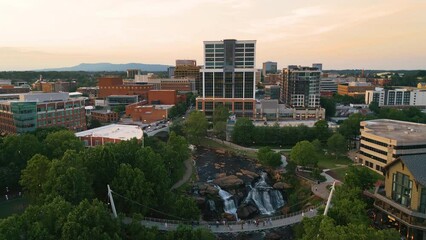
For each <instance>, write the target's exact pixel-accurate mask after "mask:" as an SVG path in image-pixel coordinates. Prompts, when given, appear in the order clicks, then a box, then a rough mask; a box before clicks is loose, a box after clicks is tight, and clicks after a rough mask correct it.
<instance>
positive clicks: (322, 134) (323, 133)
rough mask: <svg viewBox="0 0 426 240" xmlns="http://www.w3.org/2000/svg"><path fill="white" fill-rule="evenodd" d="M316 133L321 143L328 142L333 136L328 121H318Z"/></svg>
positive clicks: (315, 128)
mask: <svg viewBox="0 0 426 240" xmlns="http://www.w3.org/2000/svg"><path fill="white" fill-rule="evenodd" d="M314 131H315V134H316V137H317V138H318V139H319V140H320V141H321V142H326V141H327V139H328V138H329V137H330V135H331V131H330V129H329V128H328V122H327V121H326V120H318V121H317V122H315V124H314Z"/></svg>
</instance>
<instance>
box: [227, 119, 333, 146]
mask: <svg viewBox="0 0 426 240" xmlns="http://www.w3.org/2000/svg"><path fill="white" fill-rule="evenodd" d="M327 132H328V130H327ZM322 134H323V132H321V131H318V129H317V128H309V127H307V126H303V125H302V126H297V127H280V126H278V125H274V126H254V125H253V122H252V121H251V120H250V119H248V118H239V119H238V120H237V122H236V123H235V126H234V130H233V132H232V141H233V142H234V143H236V144H240V145H244V146H253V145H256V146H276V147H279V146H281V147H293V146H294V145H295V144H296V143H298V142H300V141H303V140H308V141H312V140H314V139H319V138H322ZM327 134H328V133H327ZM320 135H321V136H320Z"/></svg>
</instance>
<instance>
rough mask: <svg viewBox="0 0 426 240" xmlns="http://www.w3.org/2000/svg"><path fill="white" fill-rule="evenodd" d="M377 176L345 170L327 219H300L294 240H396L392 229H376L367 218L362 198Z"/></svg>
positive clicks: (362, 171)
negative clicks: (341, 183) (345, 172)
mask: <svg viewBox="0 0 426 240" xmlns="http://www.w3.org/2000/svg"><path fill="white" fill-rule="evenodd" d="M376 180H377V177H376V176H375V175H374V174H372V172H371V171H370V170H368V169H367V168H365V167H360V166H358V167H349V169H348V171H347V174H346V176H345V180H344V184H343V185H342V186H338V187H336V190H335V193H334V195H333V200H332V204H333V205H332V207H331V208H330V209H329V212H328V215H327V216H323V215H320V216H317V217H314V218H304V219H303V221H302V223H301V224H300V225H299V226H298V227H296V236H297V238H298V239H342V240H343V239H365V240H368V239H383V240H385V239H386V240H387V239H395V240H396V239H400V237H399V233H398V232H397V231H396V230H394V229H389V230H376V229H373V228H372V227H371V226H370V224H371V220H370V219H369V218H368V217H367V208H368V204H367V201H366V200H365V197H364V196H363V193H362V192H363V191H364V190H365V189H370V188H371V187H372V186H373V184H374V183H375V181H376Z"/></svg>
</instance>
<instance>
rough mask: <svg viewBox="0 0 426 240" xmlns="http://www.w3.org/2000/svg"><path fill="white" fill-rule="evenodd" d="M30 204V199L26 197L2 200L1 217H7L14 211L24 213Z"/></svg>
mask: <svg viewBox="0 0 426 240" xmlns="http://www.w3.org/2000/svg"><path fill="white" fill-rule="evenodd" d="M27 206H28V200H27V199H25V198H15V199H11V200H8V201H3V200H2V201H1V202H0V219H1V218H6V217H8V216H10V215H12V214H14V213H22V212H24V210H25V208H26V207H27Z"/></svg>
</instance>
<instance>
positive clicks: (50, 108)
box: [0, 93, 86, 134]
mask: <svg viewBox="0 0 426 240" xmlns="http://www.w3.org/2000/svg"><path fill="white" fill-rule="evenodd" d="M19 97H20V98H19V100H11V101H3V102H0V132H4V133H12V134H13V133H25V132H32V131H34V130H36V128H39V127H53V126H63V127H66V128H68V129H70V130H73V131H81V130H84V129H86V114H85V113H86V112H85V109H84V106H85V99H84V98H69V94H68V93H27V94H21V95H20V96H19Z"/></svg>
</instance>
